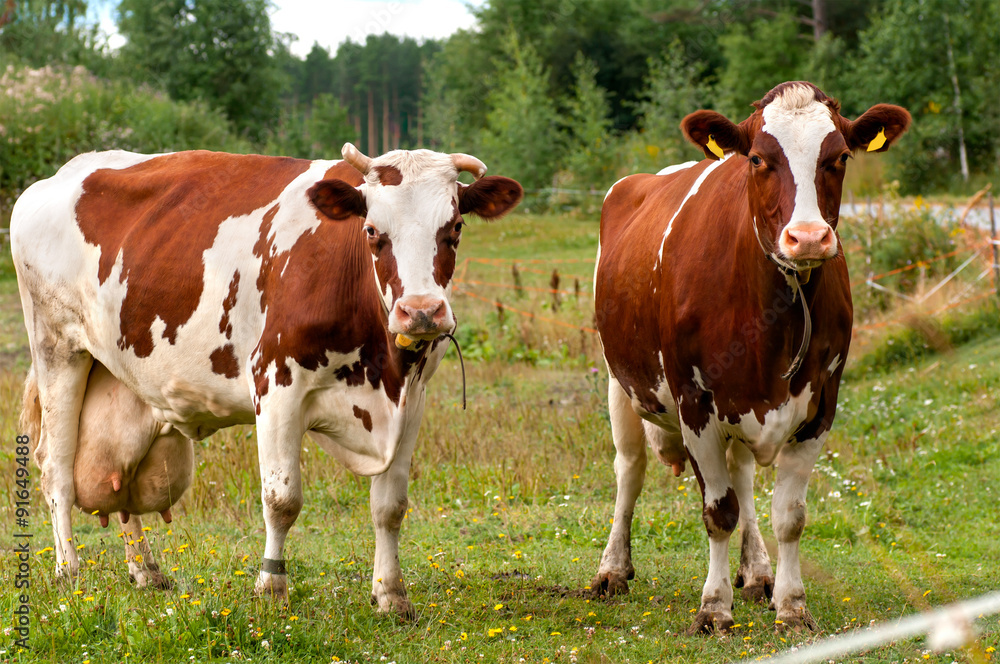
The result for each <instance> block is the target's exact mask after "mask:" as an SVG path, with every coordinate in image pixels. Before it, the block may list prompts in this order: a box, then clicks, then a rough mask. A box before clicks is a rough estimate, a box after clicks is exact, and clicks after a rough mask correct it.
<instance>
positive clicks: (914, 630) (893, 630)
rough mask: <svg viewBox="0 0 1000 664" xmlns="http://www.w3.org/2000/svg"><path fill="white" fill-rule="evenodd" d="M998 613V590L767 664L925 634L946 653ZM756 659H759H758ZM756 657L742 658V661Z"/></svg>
mask: <svg viewBox="0 0 1000 664" xmlns="http://www.w3.org/2000/svg"><path fill="white" fill-rule="evenodd" d="M998 613H1000V591H997V592H992V593H989V594H986V595H982V596H980V597H976V598H974V599H969V600H965V601H962V602H956V603H955V604H949V605H947V606H944V607H941V608H939V609H937V610H935V611H927V612H924V613H918V614H914V615H912V616H906V617H905V618H900V619H899V620H896V621H891V622H884V623H881V624H878V625H874V626H871V627H869V628H867V629H859V630H856V631H853V632H848V633H846V634H840V635H838V636H833V637H830V638H828V639H823V640H821V641H817V642H815V643H813V644H811V645H808V646H805V647H802V648H791V649H789V650H788V651H787V652H785V653H782V654H780V655H778V656H776V657H771V658H768V660H767V661H768V662H769V664H811V663H812V662H824V663H825V662H833V661H838V660H839V658H841V657H843V656H845V655H850V654H853V653H858V652H862V651H867V650H871V649H873V648H876V647H878V646H883V645H886V644H888V643H892V642H893V641H899V640H901V639H910V638H914V637H917V636H922V635H924V634H926V635H927V648H928V649H929V650H932V651H934V652H936V653H945V652H949V651H952V650H957V649H959V648H962V647H965V646H968V645H969V644H970V643H972V642H973V641H974V640H975V638H976V626H975V623H976V621H977V620H980V619H982V618H985V617H986V616H991V615H995V614H998ZM758 659H759V658H758ZM758 659H744V660H742V661H743V662H744V663H749V662H755V661H758Z"/></svg>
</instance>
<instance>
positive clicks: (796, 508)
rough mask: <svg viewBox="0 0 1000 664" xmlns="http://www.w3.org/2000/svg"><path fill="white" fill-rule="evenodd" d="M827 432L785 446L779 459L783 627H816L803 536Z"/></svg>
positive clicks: (778, 585) (775, 503) (774, 509)
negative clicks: (802, 559)
mask: <svg viewBox="0 0 1000 664" xmlns="http://www.w3.org/2000/svg"><path fill="white" fill-rule="evenodd" d="M825 439H826V436H825V435H824V436H821V437H819V438H813V439H811V440H807V441H804V442H801V443H791V444H788V445H785V446H783V447H782V448H781V451H780V452H779V453H778V458H777V460H776V461H775V465H776V466H777V474H778V478H777V481H776V482H775V485H774V497H773V498H772V499H771V523H772V524H773V526H774V535H775V537H776V538H777V539H778V569H777V575H776V579H775V583H774V607H775V608H776V609H777V611H778V615H777V620H778V621H780V622H778V623H776V624H777V625H778V626H779V629H792V630H794V631H796V632H798V631H801V630H802V628H803V627H806V628H808V629H811V630H815V629H816V621H815V620H813V617H812V615H811V614H810V613H809V609H807V608H806V590H805V587H804V586H803V585H802V572H801V570H800V567H799V538H800V537H801V536H802V530H803V529H804V528H805V525H806V488H807V486H808V483H809V476H810V475H811V474H812V469H813V465H815V463H816V458H817V457H818V456H819V453H820V450H821V449H823V443H824V441H825Z"/></svg>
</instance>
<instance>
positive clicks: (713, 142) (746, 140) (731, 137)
mask: <svg viewBox="0 0 1000 664" xmlns="http://www.w3.org/2000/svg"><path fill="white" fill-rule="evenodd" d="M744 125H746V126H744ZM748 126H749V124H748V123H747V122H744V123H741V124H738V125H737V124H734V123H733V122H730V120H729V118H727V117H726V116H724V115H722V114H721V113H716V112H715V111H705V110H702V111H695V112H694V113H691V114H690V115H688V116H687V117H685V118H684V119H683V120H681V131H683V132H684V136H685V137H687V139H688V140H689V141H691V142H692V143H694V144H695V145H697V146H698V147H699V148H701V149H702V150H703V151H704V152H705V156H706V157H708V158H709V159H722V156H723V154H725V152H726V151H730V150H735V151H736V152H739V153H740V154H746V153H747V152H749V151H750V144H751V143H752V142H753V137H752V136H749V131H748V129H747V127H748Z"/></svg>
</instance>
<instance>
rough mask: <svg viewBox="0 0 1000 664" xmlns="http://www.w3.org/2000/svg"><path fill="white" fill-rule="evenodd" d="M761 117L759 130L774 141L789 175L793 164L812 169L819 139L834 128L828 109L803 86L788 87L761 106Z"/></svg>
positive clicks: (818, 147) (812, 92)
mask: <svg viewBox="0 0 1000 664" xmlns="http://www.w3.org/2000/svg"><path fill="white" fill-rule="evenodd" d="M761 115H762V116H763V120H764V123H763V126H762V127H761V131H763V132H765V133H767V134H770V135H771V136H773V137H774V138H775V140H777V141H778V145H780V146H781V149H782V151H783V152H784V153H785V157H786V158H787V159H788V162H789V164H790V165H792V170H793V172H794V171H795V167H794V165H795V162H800V163H801V162H806V163H809V164H811V165H812V166H813V167H815V164H816V161H817V160H818V159H819V151H820V147H821V146H822V145H823V140H824V139H825V138H826V137H827V135H828V134H829V133H830V132H832V131H836V129H837V127H836V125H835V124H834V122H833V116H832V111H831V108H830V107H829V106H828V105H827V104H825V103H823V102H821V101H819V100H817V99H816V94H815V92H814V91H813V90H812V89H811V88H808V87H805V86H792V87H789V88H788V89H786V90H785V91H784V92H783V93H781V94H779V95H778V96H776V97H775V98H774V100H772V101H771V102H770V103H769V104H768V105H767V106H765V107H764V109H763V111H762V112H761Z"/></svg>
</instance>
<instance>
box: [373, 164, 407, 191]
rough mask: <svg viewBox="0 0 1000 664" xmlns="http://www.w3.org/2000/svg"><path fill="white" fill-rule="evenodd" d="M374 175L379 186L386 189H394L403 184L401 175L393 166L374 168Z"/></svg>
mask: <svg viewBox="0 0 1000 664" xmlns="http://www.w3.org/2000/svg"><path fill="white" fill-rule="evenodd" d="M375 174H376V175H378V181H379V184H381V185H383V186H386V187H394V186H396V185H398V184H401V183H402V182H403V174H402V173H401V172H400V171H399V169H398V168H396V167H395V166H391V165H385V166H376V167H375Z"/></svg>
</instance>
